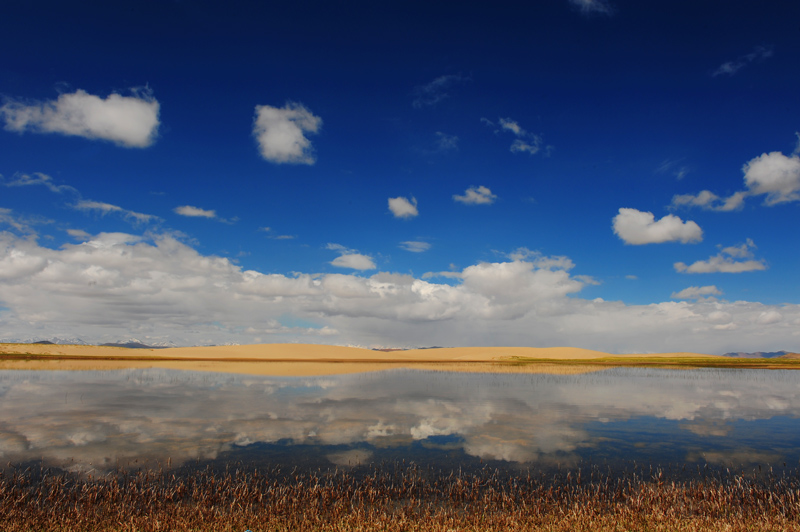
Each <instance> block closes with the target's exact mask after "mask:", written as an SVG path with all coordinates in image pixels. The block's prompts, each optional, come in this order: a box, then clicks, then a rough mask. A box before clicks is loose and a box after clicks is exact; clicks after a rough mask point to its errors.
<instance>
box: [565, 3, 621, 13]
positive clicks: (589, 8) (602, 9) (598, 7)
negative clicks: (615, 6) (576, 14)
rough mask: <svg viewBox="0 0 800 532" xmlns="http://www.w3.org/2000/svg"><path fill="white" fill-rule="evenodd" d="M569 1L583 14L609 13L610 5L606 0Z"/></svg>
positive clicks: (610, 10) (610, 11)
mask: <svg viewBox="0 0 800 532" xmlns="http://www.w3.org/2000/svg"><path fill="white" fill-rule="evenodd" d="M569 2H570V3H571V4H572V5H574V6H575V7H577V8H578V9H580V10H581V13H583V14H587V15H588V14H592V13H602V14H604V15H610V14H611V13H612V9H611V6H610V5H609V4H608V2H607V1H606V0H569Z"/></svg>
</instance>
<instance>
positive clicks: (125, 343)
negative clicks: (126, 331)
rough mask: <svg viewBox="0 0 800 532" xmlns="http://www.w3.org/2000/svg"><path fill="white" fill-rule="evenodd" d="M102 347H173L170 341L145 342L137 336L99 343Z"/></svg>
mask: <svg viewBox="0 0 800 532" xmlns="http://www.w3.org/2000/svg"><path fill="white" fill-rule="evenodd" d="M100 345H101V346H104V347H126V348H128V349H166V348H168V347H175V344H173V343H172V342H156V343H153V344H146V343H144V342H142V341H141V340H139V339H138V338H128V339H126V340H119V341H117V342H106V343H104V344H100Z"/></svg>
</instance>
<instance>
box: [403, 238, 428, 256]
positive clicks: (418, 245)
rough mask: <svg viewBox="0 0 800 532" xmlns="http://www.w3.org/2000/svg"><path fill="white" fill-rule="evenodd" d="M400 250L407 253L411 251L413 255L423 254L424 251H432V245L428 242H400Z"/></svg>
mask: <svg viewBox="0 0 800 532" xmlns="http://www.w3.org/2000/svg"><path fill="white" fill-rule="evenodd" d="M400 248H401V249H404V250H406V251H411V252H412V253H422V252H423V251H428V250H429V249H431V245H430V244H429V243H428V242H420V241H418V240H408V241H406V242H400Z"/></svg>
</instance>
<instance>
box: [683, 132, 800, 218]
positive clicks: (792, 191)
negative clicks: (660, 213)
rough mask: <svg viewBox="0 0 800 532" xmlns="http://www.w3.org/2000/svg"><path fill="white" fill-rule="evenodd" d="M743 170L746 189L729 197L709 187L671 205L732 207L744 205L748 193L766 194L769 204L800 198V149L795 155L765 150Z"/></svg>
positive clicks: (723, 209)
mask: <svg viewBox="0 0 800 532" xmlns="http://www.w3.org/2000/svg"><path fill="white" fill-rule="evenodd" d="M798 148H800V144H798ZM742 172H743V173H744V184H745V186H746V187H747V189H746V190H742V191H738V192H735V193H733V194H732V195H731V196H729V197H728V198H720V197H719V196H717V195H716V194H714V193H713V192H711V191H709V190H703V191H701V192H699V193H698V194H681V195H676V196H674V197H673V198H672V204H671V207H673V208H675V207H701V208H703V209H707V210H712V211H732V210H736V209H739V208H741V207H742V206H743V205H744V200H745V198H747V197H748V196H766V197H765V199H764V205H767V206H773V205H777V204H779V203H788V202H792V201H800V153H798V150H797V149H796V150H795V151H794V152H793V153H792V154H791V155H784V154H783V153H781V152H779V151H773V152H770V153H762V154H761V155H760V156H758V157H755V158H753V159H751V160H749V161H748V162H746V163H745V164H744V165H743V166H742Z"/></svg>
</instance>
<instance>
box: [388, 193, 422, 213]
mask: <svg viewBox="0 0 800 532" xmlns="http://www.w3.org/2000/svg"><path fill="white" fill-rule="evenodd" d="M389 210H390V211H392V214H393V215H394V217H395V218H413V217H415V216H417V215H418V214H419V211H418V210H417V199H416V198H414V197H412V198H411V199H410V200H409V199H408V198H404V197H402V196H399V197H397V198H389Z"/></svg>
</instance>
